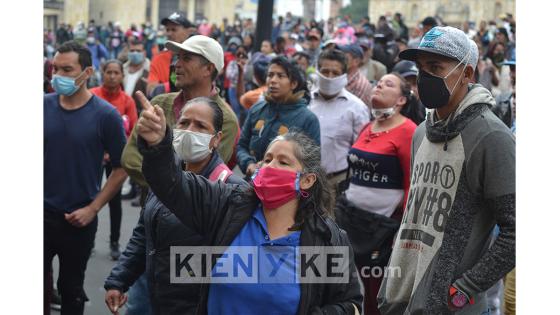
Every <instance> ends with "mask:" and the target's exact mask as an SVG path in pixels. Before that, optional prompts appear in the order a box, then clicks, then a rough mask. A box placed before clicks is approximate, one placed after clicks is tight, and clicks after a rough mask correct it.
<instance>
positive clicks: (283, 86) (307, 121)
mask: <svg viewBox="0 0 560 315" xmlns="http://www.w3.org/2000/svg"><path fill="white" fill-rule="evenodd" d="M266 85H267V91H266V92H265V94H264V96H265V99H264V101H262V102H260V103H257V104H255V105H254V106H252V107H251V109H250V110H249V112H248V113H247V118H246V119H245V123H244V124H243V129H242V130H241V136H240V137H239V142H238V143H237V161H238V164H239V167H240V168H241V171H242V172H243V173H245V174H246V175H247V176H251V175H253V172H254V171H255V169H256V168H257V162H259V161H261V160H262V158H263V156H264V152H265V150H266V148H267V147H268V145H269V143H270V141H272V139H274V138H275V137H276V136H278V135H283V134H285V133H287V132H288V130H298V131H301V132H303V133H305V134H306V135H307V136H308V137H310V138H311V139H313V140H315V142H316V143H317V144H320V139H321V135H320V128H319V120H318V119H317V117H316V116H315V114H313V113H312V112H311V111H310V110H309V109H308V108H307V105H308V104H309V100H310V95H309V90H308V88H307V83H306V81H305V75H304V74H303V73H302V72H301V70H300V69H299V67H298V66H297V64H295V63H293V62H290V61H289V60H288V59H286V57H276V58H274V59H272V60H271V62H270V66H269V67H268V74H267V78H266Z"/></svg>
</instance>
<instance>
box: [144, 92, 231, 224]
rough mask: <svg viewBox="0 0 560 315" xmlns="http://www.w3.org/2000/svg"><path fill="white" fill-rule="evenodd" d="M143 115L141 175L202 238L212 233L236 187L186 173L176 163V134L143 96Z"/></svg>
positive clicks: (170, 208) (161, 198)
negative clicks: (174, 145)
mask: <svg viewBox="0 0 560 315" xmlns="http://www.w3.org/2000/svg"><path fill="white" fill-rule="evenodd" d="M137 97H140V99H141V102H142V107H143V109H144V110H143V111H142V115H141V117H140V119H139V120H138V123H137V132H138V149H139V151H140V153H141V154H142V155H143V162H142V173H143V174H144V178H145V179H146V182H147V183H148V185H149V186H150V188H151V189H152V191H153V192H154V194H155V195H156V196H157V197H158V199H159V200H160V201H161V202H162V203H163V204H164V205H165V206H166V207H167V208H169V210H171V212H173V213H174V214H175V215H176V216H177V218H178V219H179V220H180V221H181V222H182V223H183V224H185V225H186V226H188V227H190V228H192V229H194V230H195V231H197V232H198V233H200V234H202V235H206V234H208V233H209V232H210V231H213V230H214V229H215V228H216V226H217V225H218V224H219V221H220V220H222V219H223V218H224V214H225V212H226V211H227V204H228V200H229V196H230V195H231V193H232V191H233V189H235V187H236V186H231V185H226V184H224V183H223V182H216V183H211V182H209V181H208V180H207V179H206V178H204V177H202V176H197V175H195V174H193V173H191V172H184V171H183V170H182V169H181V167H180V165H178V164H177V163H175V152H174V150H173V146H172V142H173V134H172V131H171V128H168V127H167V126H166V119H165V115H164V113H163V110H162V109H161V107H159V106H158V105H156V106H152V105H151V104H150V103H149V101H148V100H147V99H146V97H145V96H144V94H142V92H137Z"/></svg>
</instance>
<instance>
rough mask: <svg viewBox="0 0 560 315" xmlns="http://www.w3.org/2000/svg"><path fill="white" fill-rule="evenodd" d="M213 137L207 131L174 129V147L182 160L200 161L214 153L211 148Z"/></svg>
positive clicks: (189, 161) (188, 161)
mask: <svg viewBox="0 0 560 315" xmlns="http://www.w3.org/2000/svg"><path fill="white" fill-rule="evenodd" d="M212 137H213V136H212V135H209V134H206V133H200V132H194V131H190V130H183V129H174V130H173V148H175V152H177V154H178V155H179V158H180V159H181V160H183V161H185V162H187V163H196V162H200V161H202V160H203V159H204V158H206V157H207V156H208V155H209V154H211V153H212V150H210V148H209V146H210V140H212Z"/></svg>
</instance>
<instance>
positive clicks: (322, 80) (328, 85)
mask: <svg viewBox="0 0 560 315" xmlns="http://www.w3.org/2000/svg"><path fill="white" fill-rule="evenodd" d="M316 73H317V77H318V78H319V80H318V83H319V92H321V94H323V95H327V96H331V95H336V94H338V93H340V91H342V89H343V88H344V87H345V86H346V84H347V83H348V78H347V76H346V73H345V74H343V75H341V76H338V77H335V78H327V77H325V76H324V75H322V74H321V73H320V72H319V71H316Z"/></svg>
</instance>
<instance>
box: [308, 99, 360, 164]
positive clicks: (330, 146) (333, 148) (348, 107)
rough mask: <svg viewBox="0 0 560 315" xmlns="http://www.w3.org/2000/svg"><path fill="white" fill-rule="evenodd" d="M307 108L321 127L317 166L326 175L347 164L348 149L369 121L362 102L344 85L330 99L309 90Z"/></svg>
mask: <svg viewBox="0 0 560 315" xmlns="http://www.w3.org/2000/svg"><path fill="white" fill-rule="evenodd" d="M309 110H311V111H312V112H313V113H314V114H315V115H316V116H317V118H318V119H319V124H320V128H321V166H323V168H324V169H325V171H326V172H327V174H330V173H336V172H340V171H342V170H345V169H346V168H347V167H348V161H347V160H346V157H347V155H348V150H350V148H351V147H352V144H353V143H354V141H356V139H357V138H358V134H359V133H360V131H361V130H362V128H363V127H364V126H365V125H366V124H367V123H368V122H369V112H368V108H367V106H366V104H364V102H362V100H360V99H359V98H358V97H357V96H355V95H354V94H352V93H350V92H348V91H347V90H346V89H345V88H344V89H342V91H340V93H339V94H338V95H337V96H335V97H333V98H332V99H330V100H326V99H325V98H324V97H323V96H322V95H321V94H320V93H319V91H318V90H317V91H313V92H312V93H311V102H310V103H309Z"/></svg>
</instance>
